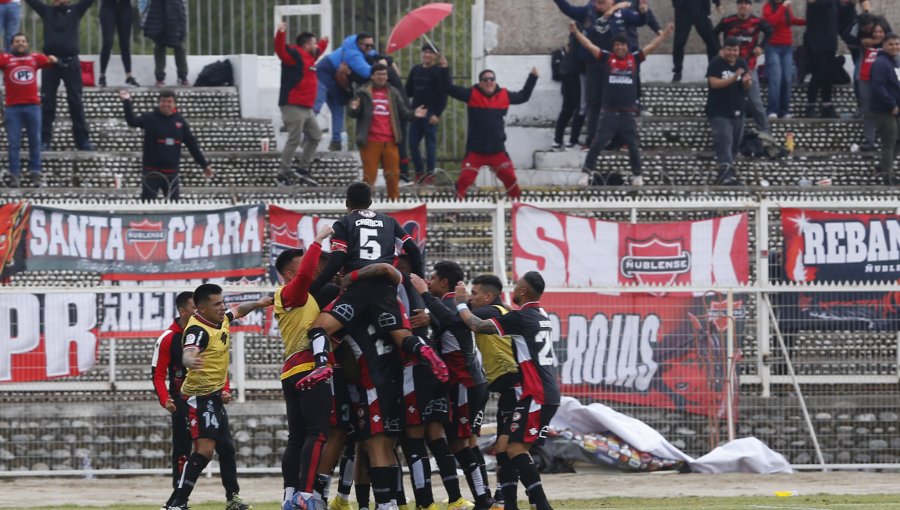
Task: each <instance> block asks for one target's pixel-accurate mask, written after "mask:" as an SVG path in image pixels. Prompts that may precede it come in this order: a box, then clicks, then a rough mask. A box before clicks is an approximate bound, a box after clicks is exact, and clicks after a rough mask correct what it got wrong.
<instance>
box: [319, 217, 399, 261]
mask: <svg viewBox="0 0 900 510" xmlns="http://www.w3.org/2000/svg"><path fill="white" fill-rule="evenodd" d="M333 228H334V234H333V235H332V236H331V251H333V252H340V251H342V252H345V253H346V254H347V259H346V261H345V262H344V271H354V270H356V269H361V268H363V267H366V266H369V265H372V264H377V263H386V264H393V263H394V261H395V260H396V258H397V240H398V239H399V240H400V245H402V244H403V243H405V242H406V241H407V240H408V239H411V237H410V236H409V234H407V233H406V231H405V230H403V227H401V226H400V223H398V222H397V220H395V219H394V218H392V217H390V216H388V215H387V214H384V213H380V212H375V211H372V210H370V209H357V210H355V211H353V212H351V213H350V214H348V215H346V216H344V217H343V218H341V219H339V220H338V221H336V222H334V227H333Z"/></svg>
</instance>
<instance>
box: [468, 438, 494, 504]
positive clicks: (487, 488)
mask: <svg viewBox="0 0 900 510" xmlns="http://www.w3.org/2000/svg"><path fill="white" fill-rule="evenodd" d="M471 450H472V454H473V455H475V460H477V461H478V470H479V471H481V480H482V481H483V482H484V490H485V492H487V494H488V497H490V496H491V483H490V482H489V481H488V473H487V466H486V465H485V464H484V455H482V453H481V448H479V447H478V446H473V447H472V448H471Z"/></svg>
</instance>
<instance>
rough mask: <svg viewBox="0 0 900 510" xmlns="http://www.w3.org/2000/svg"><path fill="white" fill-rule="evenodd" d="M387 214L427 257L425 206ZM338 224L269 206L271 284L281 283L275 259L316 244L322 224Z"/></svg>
mask: <svg viewBox="0 0 900 510" xmlns="http://www.w3.org/2000/svg"><path fill="white" fill-rule="evenodd" d="M387 214H388V216H391V217H393V218H394V219H396V220H397V221H398V222H399V223H400V226H402V227H403V229H404V230H406V233H407V234H409V235H410V236H412V238H413V239H414V240H415V241H416V244H418V245H419V249H420V250H422V254H423V256H424V253H425V227H426V223H427V219H428V210H427V208H426V206H424V205H420V206H418V207H414V208H412V209H406V210H403V211H394V212H390V213H387ZM337 220H338V217H337V215H335V216H333V217H324V216H312V215H309V214H303V213H298V212H294V211H289V210H287V209H282V208H281V207H278V206H274V205H272V206H269V242H270V250H269V257H270V259H269V276H270V278H271V281H272V282H273V283H277V282H278V281H279V280H280V278H279V276H278V274H277V273H276V271H275V259H276V258H278V255H280V254H281V252H283V251H284V250H287V249H289V248H303V249H306V247H307V246H309V245H310V244H311V243H312V242H313V241H314V240H315V238H316V232H318V231H319V227H320V224H322V222H328V224H331V223H334V222H335V221H337ZM326 244H327V243H326ZM322 248H323V251H330V249H331V247H330V246H323V247H322Z"/></svg>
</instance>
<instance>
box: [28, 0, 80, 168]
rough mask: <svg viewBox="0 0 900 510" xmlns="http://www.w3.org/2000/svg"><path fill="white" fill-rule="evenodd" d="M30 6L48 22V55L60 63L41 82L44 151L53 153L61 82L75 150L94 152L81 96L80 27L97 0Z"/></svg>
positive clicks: (35, 0) (33, 0) (31, 0)
mask: <svg viewBox="0 0 900 510" xmlns="http://www.w3.org/2000/svg"><path fill="white" fill-rule="evenodd" d="M25 2H26V3H28V6H29V7H31V9H32V10H33V11H34V12H35V13H37V15H38V16H40V17H41V19H42V20H43V21H44V54H45V55H53V56H55V57H56V58H57V59H59V63H58V64H57V65H55V66H53V67H50V68H48V69H47V70H46V71H44V75H43V77H42V83H41V105H42V108H43V109H42V114H41V150H43V151H49V150H50V143H51V142H52V140H53V122H54V121H55V120H56V93H57V91H58V90H59V83H60V82H63V83H65V85H66V101H67V102H68V103H69V116H70V117H71V118H72V133H73V135H74V137H75V147H76V148H77V149H78V150H80V151H93V150H94V146H93V145H92V144H91V137H90V131H89V130H88V126H87V121H86V120H85V118H84V103H82V101H81V93H82V90H83V88H84V84H83V83H82V81H81V61H80V60H79V59H78V55H79V53H80V48H79V45H78V33H79V26H80V25H81V17H82V16H84V14H85V13H86V12H87V10H88V9H89V8H90V7H91V4H93V3H94V0H81V1H80V2H78V3H76V4H70V3H69V0H52V2H53V3H52V4H51V5H47V4H45V3H44V2H42V1H41V0H25Z"/></svg>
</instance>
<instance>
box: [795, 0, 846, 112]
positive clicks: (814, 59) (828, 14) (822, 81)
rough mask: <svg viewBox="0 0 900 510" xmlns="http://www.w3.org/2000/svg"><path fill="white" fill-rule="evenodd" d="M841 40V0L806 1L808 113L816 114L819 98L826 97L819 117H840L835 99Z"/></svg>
mask: <svg viewBox="0 0 900 510" xmlns="http://www.w3.org/2000/svg"><path fill="white" fill-rule="evenodd" d="M837 42H838V0H806V32H804V33H803V48H804V50H805V51H806V54H807V55H808V58H809V60H808V64H807V65H808V66H809V69H810V70H812V78H810V80H809V87H808V88H807V89H806V112H805V113H806V116H807V117H815V116H816V110H817V109H818V108H817V107H818V101H819V99H821V100H822V107H821V109H820V110H819V112H818V113H819V116H821V117H824V118H836V117H837V116H838V114H837V111H836V110H835V108H834V104H833V103H832V102H831V101H832V97H831V96H832V93H833V91H834V74H835V61H834V56H835V53H837Z"/></svg>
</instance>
